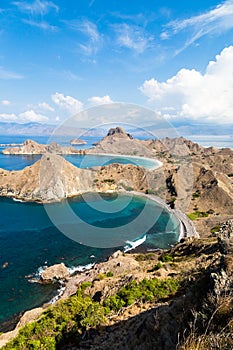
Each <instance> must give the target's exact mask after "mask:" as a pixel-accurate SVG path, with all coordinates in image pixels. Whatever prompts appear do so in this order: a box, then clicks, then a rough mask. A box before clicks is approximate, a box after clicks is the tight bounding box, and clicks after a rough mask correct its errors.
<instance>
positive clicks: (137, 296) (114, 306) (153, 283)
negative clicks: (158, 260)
mask: <svg viewBox="0 0 233 350" xmlns="http://www.w3.org/2000/svg"><path fill="white" fill-rule="evenodd" d="M179 286H180V284H179V282H178V281H177V280H174V279H172V278H167V279H166V280H159V279H158V278H153V279H151V280H148V279H143V280H142V281H141V282H139V283H137V282H136V281H132V282H130V283H129V284H128V285H126V286H124V287H123V288H121V289H120V290H119V292H117V293H116V294H115V295H114V296H111V297H109V298H108V299H106V300H105V301H104V304H103V305H104V306H105V307H107V308H109V310H114V311H118V310H120V309H121V308H122V307H123V306H129V305H132V304H133V303H134V302H135V301H139V300H140V301H142V302H151V301H154V302H156V301H158V300H162V299H165V298H167V297H168V296H170V295H174V294H175V293H176V292H177V290H178V289H179Z"/></svg>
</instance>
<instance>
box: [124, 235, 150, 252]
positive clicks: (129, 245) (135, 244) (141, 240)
mask: <svg viewBox="0 0 233 350" xmlns="http://www.w3.org/2000/svg"><path fill="white" fill-rule="evenodd" d="M145 241H146V235H144V236H143V237H140V238H139V239H137V240H135V241H126V242H125V243H126V245H125V246H124V253H126V252H128V251H130V250H133V249H135V248H136V247H138V246H139V245H141V244H142V243H144V242H145Z"/></svg>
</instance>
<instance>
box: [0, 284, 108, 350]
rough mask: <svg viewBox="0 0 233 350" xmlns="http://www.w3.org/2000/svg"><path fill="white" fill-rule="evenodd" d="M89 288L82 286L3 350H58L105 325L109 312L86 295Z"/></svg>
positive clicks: (49, 310)
mask: <svg viewBox="0 0 233 350" xmlns="http://www.w3.org/2000/svg"><path fill="white" fill-rule="evenodd" d="M87 286H88V284H87V283H85V284H82V285H81V287H80V288H79V289H78V291H77V293H76V295H74V296H72V297H70V298H69V299H67V300H66V301H60V302H59V303H58V304H57V305H56V306H51V307H50V308H49V309H48V310H47V311H46V312H44V314H43V315H42V317H41V318H40V319H39V320H38V321H36V322H32V323H29V324H28V325H26V326H25V327H23V328H22V329H21V330H20V332H19V334H18V336H17V337H16V338H15V339H14V340H13V341H11V342H10V343H8V344H7V345H6V346H5V347H3V349H4V350H16V349H20V350H21V349H36V350H37V349H38V350H39V349H46V350H55V349H58V348H59V347H61V346H62V345H64V344H66V342H67V339H75V340H77V342H78V341H79V340H80V339H81V336H82V334H83V333H84V332H85V330H86V329H87V328H88V327H95V326H97V325H99V324H103V323H104V322H105V315H106V309H105V308H104V307H103V306H102V305H101V304H100V303H97V302H93V301H92V299H91V298H90V297H89V296H87V295H85V289H86V287H87Z"/></svg>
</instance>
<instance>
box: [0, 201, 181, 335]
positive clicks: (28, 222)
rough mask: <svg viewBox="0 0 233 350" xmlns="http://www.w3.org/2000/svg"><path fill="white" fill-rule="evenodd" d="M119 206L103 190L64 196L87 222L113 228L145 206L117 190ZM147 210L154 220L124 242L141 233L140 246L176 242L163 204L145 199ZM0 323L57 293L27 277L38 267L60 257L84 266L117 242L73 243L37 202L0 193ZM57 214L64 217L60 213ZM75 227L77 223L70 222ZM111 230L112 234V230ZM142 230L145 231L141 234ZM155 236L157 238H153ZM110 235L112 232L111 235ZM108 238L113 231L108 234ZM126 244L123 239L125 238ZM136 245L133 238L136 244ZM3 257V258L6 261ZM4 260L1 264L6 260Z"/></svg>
mask: <svg viewBox="0 0 233 350" xmlns="http://www.w3.org/2000/svg"><path fill="white" fill-rule="evenodd" d="M117 199H118V203H120V204H121V205H122V207H123V209H122V210H118V211H116V210H115V207H114V208H113V209H114V210H111V203H112V204H113V205H114V202H115V200H116V195H105V196H102V197H101V198H100V197H99V196H98V195H97V194H92V195H90V196H89V198H88V202H87V201H86V198H85V200H83V199H82V197H77V198H73V199H71V200H69V201H68V202H69V206H70V208H71V209H72V211H73V212H74V213H75V214H76V215H78V216H79V217H81V219H82V220H83V221H85V222H87V223H88V224H90V225H92V226H93V227H104V228H108V230H109V235H112V231H111V228H118V227H119V233H120V232H121V231H122V230H121V227H124V225H127V224H129V223H131V222H132V221H133V220H134V219H135V218H137V216H138V215H139V214H140V213H141V212H142V211H143V210H144V208H145V198H141V197H137V196H134V197H132V198H131V199H130V201H129V197H128V196H126V195H118V196H117ZM99 201H102V202H104V205H105V206H106V204H107V206H108V208H109V210H108V212H106V210H104V209H103V210H102V211H101V210H98V211H96V209H95V208H94V205H96V204H98V202H99ZM64 205H65V204H64V203H63V202H61V203H54V204H50V206H52V207H53V210H55V211H59V210H60V211H62V209H63V206H64ZM149 206H150V212H151V210H153V213H154V219H155V221H154V224H153V225H152V227H150V228H149V229H148V228H147V225H146V222H147V221H148V220H147V219H149V218H146V217H145V218H144V220H145V221H144V224H145V230H143V222H141V228H140V231H137V230H135V235H134V237H132V234H131V235H130V237H128V236H127V232H126V233H125V237H124V239H125V242H126V241H127V240H128V238H130V240H131V241H136V240H137V239H139V238H141V237H143V235H144V237H146V239H144V240H143V241H144V243H143V245H144V247H145V248H150V249H151V248H152V249H155V248H167V247H169V246H170V245H171V244H174V243H175V242H177V239H178V226H179V224H178V222H177V220H176V219H175V218H174V217H172V216H171V215H170V213H168V212H167V211H166V210H165V209H164V210H162V211H161V207H160V206H159V205H157V204H156V203H155V202H151V201H150V202H149ZM0 212H1V218H0V295H1V297H0V329H2V330H4V329H5V328H4V327H5V322H7V321H9V320H11V319H12V317H14V315H17V314H19V313H21V312H23V311H25V310H28V309H31V308H33V307H36V306H38V305H41V304H42V303H44V302H46V301H49V300H51V298H52V297H54V296H55V295H56V293H57V288H58V286H57V285H56V284H54V285H41V284H39V283H31V282H30V279H32V278H35V277H38V274H39V271H40V270H41V268H42V267H44V266H51V265H53V264H55V263H61V262H64V263H65V265H66V266H68V267H70V268H72V269H73V268H74V267H77V266H85V265H88V264H92V263H95V262H99V261H102V260H104V259H106V258H107V257H108V256H109V255H110V254H111V253H112V252H113V251H115V250H116V249H118V248H119V247H111V248H95V247H93V246H92V247H91V246H87V245H83V244H79V243H77V242H75V241H73V240H71V239H69V238H67V236H65V235H64V234H62V233H61V232H60V231H59V230H58V229H57V228H56V226H54V224H53V223H52V222H51V220H50V219H49V217H48V215H47V213H46V210H45V208H44V206H43V205H40V204H36V203H21V202H17V201H14V200H12V199H6V198H1V199H0ZM61 220H64V221H65V218H62V219H61ZM76 230H77V232H78V231H79V230H82V226H78V225H77V227H76ZM117 234H118V233H117V231H114V235H117ZM145 234H147V235H146V236H145ZM156 237H157V238H156ZM115 238H116V237H115ZM112 239H113V241H114V236H112ZM94 240H96V242H97V246H98V244H99V237H98V233H97V234H96V236H93V237H92V244H93V242H94ZM125 244H126V245H127V243H125ZM136 245H137V244H136ZM121 249H123V246H121ZM6 263H7V264H6ZM6 265H7V266H6Z"/></svg>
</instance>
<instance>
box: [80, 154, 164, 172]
mask: <svg viewBox="0 0 233 350" xmlns="http://www.w3.org/2000/svg"><path fill="white" fill-rule="evenodd" d="M87 150H88V149H87ZM88 155H97V156H110V157H123V158H135V159H138V158H140V159H145V160H148V161H153V162H156V163H158V165H155V166H154V167H152V168H145V167H143V166H141V165H137V164H132V165H134V166H141V167H142V168H144V169H147V170H155V169H159V168H160V167H161V166H163V162H161V161H160V160H158V159H154V158H149V157H141V156H132V155H128V154H119V153H87V154H86V156H88ZM96 166H98V165H96ZM89 169H91V168H89Z"/></svg>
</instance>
